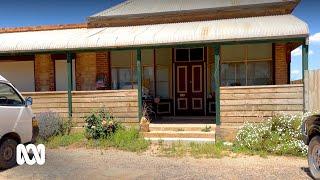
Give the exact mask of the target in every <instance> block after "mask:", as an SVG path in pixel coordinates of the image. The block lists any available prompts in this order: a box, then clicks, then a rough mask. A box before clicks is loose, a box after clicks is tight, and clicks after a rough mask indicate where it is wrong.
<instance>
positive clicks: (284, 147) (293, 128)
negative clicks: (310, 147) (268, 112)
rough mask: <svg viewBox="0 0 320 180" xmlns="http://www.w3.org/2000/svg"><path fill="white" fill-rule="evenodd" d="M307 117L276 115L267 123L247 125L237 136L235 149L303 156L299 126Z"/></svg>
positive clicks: (303, 148)
mask: <svg viewBox="0 0 320 180" xmlns="http://www.w3.org/2000/svg"><path fill="white" fill-rule="evenodd" d="M305 116H307V115H278V116H274V117H272V118H270V119H268V120H267V121H265V122H263V123H260V124H254V123H247V124H245V125H244V127H243V128H241V129H240V131H239V132H238V134H237V137H236V141H235V146H234V148H235V149H238V150H239V149H241V150H245V151H248V150H249V151H260V152H268V153H273V154H277V155H298V156H305V155H306V154H307V147H306V146H305V145H304V143H303V141H302V133H301V125H302V122H303V119H304V117H305Z"/></svg>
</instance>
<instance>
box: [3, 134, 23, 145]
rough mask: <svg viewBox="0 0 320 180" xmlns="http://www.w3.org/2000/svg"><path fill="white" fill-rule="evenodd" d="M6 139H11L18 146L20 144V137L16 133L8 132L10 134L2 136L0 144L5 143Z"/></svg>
mask: <svg viewBox="0 0 320 180" xmlns="http://www.w3.org/2000/svg"><path fill="white" fill-rule="evenodd" d="M6 139H13V140H15V141H16V142H17V143H18V144H20V143H21V138H20V136H19V135H18V134H17V133H15V132H10V133H7V134H5V135H3V136H2V137H1V140H0V144H2V142H3V141H5V140H6Z"/></svg>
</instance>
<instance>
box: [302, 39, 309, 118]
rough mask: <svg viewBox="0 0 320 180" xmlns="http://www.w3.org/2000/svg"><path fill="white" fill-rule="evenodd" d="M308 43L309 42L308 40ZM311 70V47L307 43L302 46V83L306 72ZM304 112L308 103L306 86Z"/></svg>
mask: <svg viewBox="0 0 320 180" xmlns="http://www.w3.org/2000/svg"><path fill="white" fill-rule="evenodd" d="M306 41H307V40H306ZM308 69H309V45H308V44H307V42H306V43H305V44H303V45H302V81H303V84H304V82H305V81H304V78H305V71H306V70H308ZM303 111H304V112H305V111H306V101H305V84H304V87H303Z"/></svg>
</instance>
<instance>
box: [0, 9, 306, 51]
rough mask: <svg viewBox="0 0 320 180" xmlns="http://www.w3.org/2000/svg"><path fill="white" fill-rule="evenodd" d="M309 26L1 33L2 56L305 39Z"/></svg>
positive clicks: (296, 22) (211, 24) (275, 20)
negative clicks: (26, 53)
mask: <svg viewBox="0 0 320 180" xmlns="http://www.w3.org/2000/svg"><path fill="white" fill-rule="evenodd" d="M308 34H309V29H308V25H307V24H306V23H305V22H303V21H301V20H300V19H298V18H296V17H295V16H293V15H280V16H264V17H250V18H238V19H223V20H211V21H200V22H187V23H171V24H155V25H142V26H128V27H106V28H89V29H88V28H81V29H65V30H51V31H34V32H17V33H3V34H0V42H1V43H0V53H2V54H3V53H19V52H50V51H72V50H94V49H113V48H131V47H155V46H164V45H188V44H205V43H214V42H228V41H247V40H265V39H271V40H273V39H285V38H302V37H307V36H308Z"/></svg>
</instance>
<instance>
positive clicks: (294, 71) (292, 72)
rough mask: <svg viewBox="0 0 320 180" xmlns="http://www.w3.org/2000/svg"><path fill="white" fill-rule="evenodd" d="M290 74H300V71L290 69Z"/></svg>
mask: <svg viewBox="0 0 320 180" xmlns="http://www.w3.org/2000/svg"><path fill="white" fill-rule="evenodd" d="M291 74H292V75H299V74H300V71H299V70H292V71H291Z"/></svg>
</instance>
